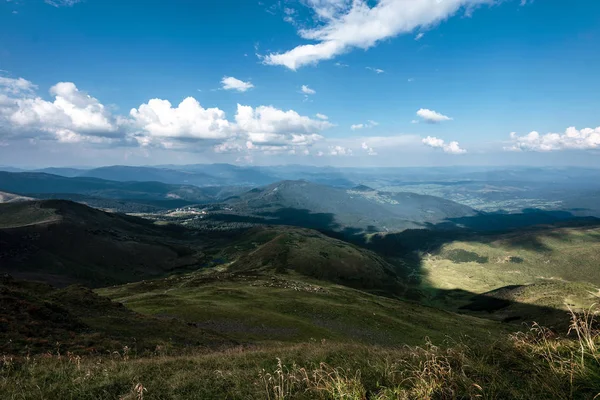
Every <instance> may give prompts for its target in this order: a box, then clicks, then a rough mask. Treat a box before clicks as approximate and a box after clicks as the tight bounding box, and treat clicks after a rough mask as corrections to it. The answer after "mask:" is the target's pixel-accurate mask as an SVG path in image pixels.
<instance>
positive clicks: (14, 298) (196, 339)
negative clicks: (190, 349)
mask: <svg viewBox="0 0 600 400" xmlns="http://www.w3.org/2000/svg"><path fill="white" fill-rule="evenodd" d="M0 309H1V310H2V313H1V314H0V317H1V325H0V326H1V327H2V329H0V353H3V354H7V353H8V354H23V355H25V354H29V353H34V354H36V353H41V352H54V351H58V352H59V353H60V352H61V351H63V352H64V351H69V352H75V353H89V352H99V353H104V352H107V351H114V350H117V349H118V350H121V351H122V349H123V348H124V347H125V346H128V345H129V346H131V345H132V342H131V338H132V337H135V338H136V339H137V340H135V343H134V344H135V349H134V350H135V351H136V352H138V351H139V352H145V351H149V350H150V351H151V350H154V349H155V348H156V346H157V345H162V344H164V343H166V342H171V343H172V344H173V345H175V346H179V347H185V346H209V347H218V346H222V345H224V344H231V343H232V342H231V341H230V340H227V339H225V338H223V337H221V336H219V335H215V334H211V333H210V332H207V331H206V330H202V329H198V328H197V327H191V326H189V325H188V324H186V323H184V322H182V321H179V320H176V319H165V318H163V319H159V318H153V317H149V316H144V315H141V314H138V313H136V312H134V311H131V310H130V309H127V308H125V307H123V305H122V304H120V303H116V302H113V301H110V300H109V299H107V298H106V297H102V296H99V295H98V294H96V293H94V292H93V291H91V290H90V289H88V288H85V287H83V286H70V287H68V288H64V289H56V288H54V287H52V286H50V285H47V284H44V283H36V282H27V281H21V280H16V279H14V278H12V277H11V276H7V275H5V276H0Z"/></svg>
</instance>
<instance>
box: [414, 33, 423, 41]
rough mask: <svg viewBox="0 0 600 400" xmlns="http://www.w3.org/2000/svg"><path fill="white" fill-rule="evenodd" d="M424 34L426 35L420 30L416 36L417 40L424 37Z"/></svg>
mask: <svg viewBox="0 0 600 400" xmlns="http://www.w3.org/2000/svg"><path fill="white" fill-rule="evenodd" d="M423 36H425V34H424V33H423V32H419V33H417V36H415V40H416V41H419V40H421V39H423Z"/></svg>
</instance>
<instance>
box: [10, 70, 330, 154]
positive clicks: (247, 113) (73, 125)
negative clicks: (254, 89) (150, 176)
mask: <svg viewBox="0 0 600 400" xmlns="http://www.w3.org/2000/svg"><path fill="white" fill-rule="evenodd" d="M35 88H36V86H35V85H34V84H33V83H31V82H29V81H27V80H25V79H21V78H19V79H9V78H4V79H2V80H0V139H2V140H3V141H4V140H6V139H12V138H25V139H27V138H31V139H35V140H37V139H44V140H46V139H52V140H56V141H59V142H68V143H75V142H88V143H108V144H115V145H127V146H131V145H139V146H141V147H144V148H145V147H149V146H154V147H161V148H165V149H182V150H190V151H195V150H201V149H208V148H212V149H213V150H214V151H215V152H220V153H230V152H251V151H263V152H265V153H269V152H270V153H275V152H288V153H290V152H291V151H293V153H294V154H306V153H307V151H308V148H309V147H310V146H312V145H313V144H315V143H316V142H319V141H321V140H323V136H321V135H320V132H321V131H322V130H324V129H327V128H329V127H332V126H333V124H332V123H331V122H329V121H328V119H327V116H325V115H323V114H317V116H316V118H314V119H313V118H310V117H307V116H302V115H300V114H298V113H297V112H296V111H294V110H288V111H284V110H280V109H277V108H275V107H272V106H259V107H256V108H253V107H251V106H244V105H239V104H238V106H237V112H236V115H235V120H234V121H231V120H229V119H228V118H227V116H226V115H225V112H224V111H223V110H221V109H219V108H205V107H203V106H202V105H200V103H199V102H198V100H196V99H195V98H193V97H188V98H186V99H184V100H183V101H181V102H180V103H179V104H177V105H175V104H171V102H170V101H168V100H163V99H151V100H149V101H148V102H147V103H144V104H141V105H140V106H139V107H137V108H133V109H131V111H130V112H129V115H125V116H121V115H112V114H111V113H110V112H109V110H108V109H107V108H106V107H105V106H104V105H103V104H102V103H100V102H99V101H98V100H97V99H96V98H94V97H92V96H90V95H88V94H87V93H85V92H83V91H80V90H79V89H78V88H77V87H76V86H75V84H73V83H70V82H61V83H58V84H56V85H55V86H53V87H52V88H51V89H50V94H51V95H52V96H53V97H54V99H53V100H52V101H48V100H44V99H43V98H41V97H39V96H38V95H36V94H35Z"/></svg>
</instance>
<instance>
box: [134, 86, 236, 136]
mask: <svg viewBox="0 0 600 400" xmlns="http://www.w3.org/2000/svg"><path fill="white" fill-rule="evenodd" d="M129 115H130V116H131V122H132V125H133V126H134V127H135V128H136V129H137V130H138V132H137V133H136V135H135V137H136V140H138V142H140V143H141V144H144V145H147V144H150V143H152V142H154V141H157V142H164V139H166V138H170V139H177V140H179V139H196V140H211V139H212V140H221V139H226V138H229V137H231V136H233V135H234V129H233V127H232V126H231V124H230V122H229V121H227V119H226V118H225V112H224V111H222V110H220V109H219V108H203V107H202V106H201V105H200V103H198V100H196V99H194V98H193V97H188V98H186V99H185V100H183V101H182V102H181V103H180V104H179V105H178V106H177V107H173V106H172V105H171V102H169V101H168V100H161V99H152V100H150V101H148V103H145V104H142V105H140V106H139V107H138V108H137V109H136V108H134V109H132V110H131V111H130V113H129ZM154 139H156V140H154ZM163 144H164V143H163Z"/></svg>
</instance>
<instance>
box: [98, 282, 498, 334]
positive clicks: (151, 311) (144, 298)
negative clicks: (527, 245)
mask: <svg viewBox="0 0 600 400" xmlns="http://www.w3.org/2000/svg"><path fill="white" fill-rule="evenodd" d="M97 292H98V293H100V294H102V295H104V296H108V297H109V298H111V299H113V300H114V301H118V302H121V303H124V304H125V305H126V306H127V307H128V308H130V309H132V310H134V311H136V312H138V313H141V314H145V315H150V316H162V317H170V318H176V319H179V320H182V321H185V322H186V323H189V324H193V325H194V326H198V327H201V328H204V329H208V330H211V331H214V332H217V333H219V334H222V335H225V336H227V337H230V338H232V339H234V340H237V341H240V342H249V341H251V342H254V343H256V342H260V343H264V342H272V341H280V342H288V343H289V342H293V343H297V342H302V341H308V340H311V339H312V340H321V339H326V340H329V341H332V340H333V341H356V342H361V343H369V344H379V345H398V344H406V343H410V344H416V343H419V342H421V341H422V340H423V338H424V337H425V336H430V337H435V338H436V339H440V340H441V339H443V336H444V334H445V332H448V331H452V330H457V331H460V330H461V329H462V328H463V327H464V326H465V325H469V326H471V327H472V329H471V331H472V334H473V335H474V336H480V337H488V336H489V335H490V333H489V332H502V331H504V330H505V329H506V328H505V327H503V326H501V325H500V324H497V323H492V322H488V321H485V320H482V319H477V318H472V317H468V316H459V315H457V314H453V313H449V312H445V311H441V310H437V309H434V308H430V307H426V306H422V305H419V304H417V303H412V302H407V301H401V300H397V299H392V298H386V297H381V296H376V295H373V294H369V293H366V292H363V291H359V290H355V289H352V288H348V287H345V286H340V285H335V284H332V283H328V282H324V281H317V280H311V279H309V278H306V277H304V276H301V275H299V274H296V273H294V272H289V273H287V274H278V275H273V274H262V273H235V274H232V273H229V272H206V273H191V274H187V275H181V276H173V277H170V278H166V279H160V280H155V281H146V282H140V283H132V284H128V285H123V286H116V287H112V288H105V289H99V290H98V291H97ZM440 326H443V327H444V329H443V330H441V329H439V327H440Z"/></svg>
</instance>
